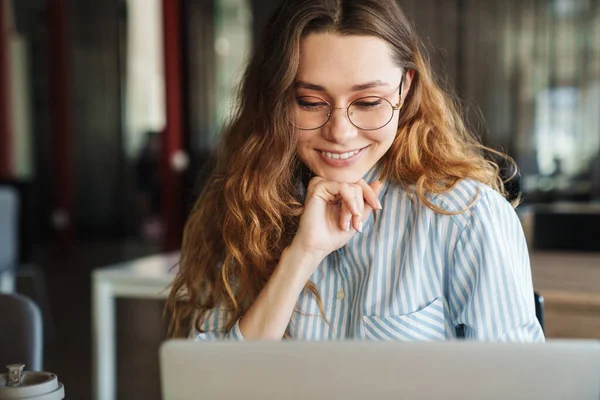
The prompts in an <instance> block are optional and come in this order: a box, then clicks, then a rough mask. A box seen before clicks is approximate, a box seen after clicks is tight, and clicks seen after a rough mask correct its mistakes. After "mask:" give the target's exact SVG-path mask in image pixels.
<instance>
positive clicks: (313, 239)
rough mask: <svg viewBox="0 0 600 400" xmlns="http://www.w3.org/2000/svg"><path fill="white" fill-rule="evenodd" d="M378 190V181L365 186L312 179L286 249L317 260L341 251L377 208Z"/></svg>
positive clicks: (319, 178)
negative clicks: (315, 257) (308, 255)
mask: <svg viewBox="0 0 600 400" xmlns="http://www.w3.org/2000/svg"><path fill="white" fill-rule="evenodd" d="M381 187H382V184H381V182H379V181H375V182H371V183H370V184H367V183H366V182H365V181H364V180H363V179H361V180H360V181H358V182H356V183H354V184H352V183H339V182H334V181H329V180H326V179H323V178H321V177H314V178H313V179H311V181H310V183H309V184H308V189H307V193H306V200H305V201H304V212H303V214H302V217H301V218H300V225H299V227H298V232H297V233H296V236H295V237H294V240H293V241H292V244H291V245H290V247H293V248H295V250H296V251H300V252H303V253H309V254H312V255H316V256H317V257H318V259H320V260H322V259H323V258H325V257H326V256H327V255H328V254H329V253H331V252H333V251H334V250H337V249H339V248H341V247H342V246H344V245H345V244H346V243H348V241H349V240H350V238H352V236H353V235H354V234H355V233H356V231H359V232H361V231H362V224H363V222H364V221H365V220H366V219H367V217H368V216H369V214H370V213H371V212H372V211H373V210H374V209H381V204H380V203H379V200H378V195H379V192H380V191H381ZM317 266H318V265H317ZM315 268H316V266H315Z"/></svg>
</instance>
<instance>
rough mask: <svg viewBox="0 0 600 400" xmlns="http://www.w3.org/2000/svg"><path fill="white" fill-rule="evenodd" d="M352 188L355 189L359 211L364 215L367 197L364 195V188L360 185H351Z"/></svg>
mask: <svg viewBox="0 0 600 400" xmlns="http://www.w3.org/2000/svg"><path fill="white" fill-rule="evenodd" d="M351 187H352V190H354V198H355V199H356V204H357V206H358V211H360V213H361V214H363V215H364V209H365V199H364V197H363V188H361V187H360V186H358V185H351Z"/></svg>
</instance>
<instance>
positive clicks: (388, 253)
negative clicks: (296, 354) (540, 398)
mask: <svg viewBox="0 0 600 400" xmlns="http://www.w3.org/2000/svg"><path fill="white" fill-rule="evenodd" d="M376 172H377V168H376V167H375V168H373V169H372V170H371V171H369V172H368V173H367V174H366V175H365V180H366V181H367V182H370V181H372V180H373V179H374V178H375V177H376V176H375V175H376ZM383 184H384V185H383V188H382V190H381V193H380V195H379V199H380V201H381V203H382V205H383V210H381V211H378V213H377V217H376V218H373V215H372V214H371V215H370V216H369V217H368V219H367V220H366V221H365V222H364V225H363V232H362V233H356V234H355V235H354V236H353V237H352V239H351V240H350V241H349V242H348V243H347V244H346V245H345V246H344V247H342V248H341V249H339V250H337V251H334V252H332V253H331V254H329V255H328V256H327V257H326V258H325V259H324V260H323V262H322V263H321V264H320V266H319V268H318V269H317V270H316V271H315V272H314V274H313V275H312V276H311V280H312V281H313V282H314V283H315V284H316V286H317V289H318V291H319V293H320V295H321V298H322V301H323V305H324V309H325V317H326V319H325V318H323V315H321V313H320V311H319V307H318V303H317V301H316V299H315V297H314V296H313V295H312V293H310V292H309V291H307V290H306V289H305V290H304V291H303V292H302V293H301V294H300V296H299V299H298V305H299V307H300V312H294V313H293V314H292V317H291V319H290V324H289V326H288V329H287V333H288V334H289V335H290V337H291V338H293V339H299V340H335V339H367V340H398V341H408V340H411V341H412V340H423V341H427V340H449V339H453V338H456V337H457V332H459V335H460V336H464V337H465V338H467V339H472V340H482V341H521V342H530V341H531V342H533V341H544V334H543V332H542V329H541V327H540V324H539V322H538V320H537V318H536V315H535V306H534V296H533V286H532V279H531V269H530V265H529V254H528V251H527V245H526V242H525V238H524V234H523V230H522V228H521V224H520V222H519V219H518V217H517V215H516V213H515V211H514V209H513V208H512V206H511V205H510V204H509V203H508V202H507V201H506V200H505V199H504V198H503V197H502V196H501V195H500V194H499V193H498V192H496V191H495V190H493V189H492V188H490V187H488V186H486V185H484V184H482V183H480V182H477V181H474V180H462V181H460V182H459V183H458V184H457V185H456V186H455V187H454V188H452V189H451V190H449V191H448V192H445V193H443V194H438V195H429V196H428V199H429V201H431V202H432V203H433V204H435V205H436V206H438V207H440V208H442V209H444V210H446V211H450V212H457V211H461V210H465V209H467V208H468V207H469V205H470V204H471V202H472V201H473V200H474V204H473V205H472V206H471V207H470V208H468V209H467V211H465V212H463V213H460V214H457V215H442V214H439V213H436V212H435V211H433V210H431V209H430V208H428V207H427V206H426V205H425V204H424V203H423V202H422V201H421V200H420V199H419V198H418V197H417V196H416V194H415V193H411V192H409V191H407V190H405V189H403V188H402V187H401V186H399V185H396V184H393V183H390V182H383ZM226 317H227V315H226V312H225V311H223V310H220V309H218V308H217V309H214V310H210V311H209V312H207V313H206V315H205V317H204V318H203V322H202V330H203V332H201V333H199V332H197V331H196V330H195V329H193V330H192V332H191V336H192V337H194V338H196V339H197V340H215V339H233V340H243V335H242V334H241V331H240V329H239V321H238V322H237V323H236V324H235V325H234V326H233V328H232V329H231V330H229V331H228V332H226V331H225V330H224V328H223V327H224V325H225V323H226V321H227V319H226Z"/></svg>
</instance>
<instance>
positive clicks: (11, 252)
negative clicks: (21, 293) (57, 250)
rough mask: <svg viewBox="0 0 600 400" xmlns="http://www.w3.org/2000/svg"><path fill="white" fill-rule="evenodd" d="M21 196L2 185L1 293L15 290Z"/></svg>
mask: <svg viewBox="0 0 600 400" xmlns="http://www.w3.org/2000/svg"><path fill="white" fill-rule="evenodd" d="M18 215H19V197H18V194H17V192H16V190H15V189H14V188H12V187H10V186H0V293H2V292H4V293H12V292H14V290H15V270H16V268H17V263H18V261H17V259H18V255H17V251H18V248H19V246H18V221H17V219H18Z"/></svg>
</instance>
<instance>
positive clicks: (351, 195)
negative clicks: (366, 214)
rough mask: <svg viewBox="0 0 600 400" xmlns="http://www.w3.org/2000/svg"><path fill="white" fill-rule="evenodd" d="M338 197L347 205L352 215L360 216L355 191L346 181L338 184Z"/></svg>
mask: <svg viewBox="0 0 600 400" xmlns="http://www.w3.org/2000/svg"><path fill="white" fill-rule="evenodd" d="M339 194H340V197H341V198H342V201H343V202H345V203H346V204H347V205H348V209H349V210H350V211H351V212H352V214H353V215H357V216H359V217H360V216H362V213H361V212H360V209H359V208H358V203H357V201H356V192H355V191H354V190H352V188H351V187H350V185H348V184H347V183H342V184H340V189H339Z"/></svg>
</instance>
